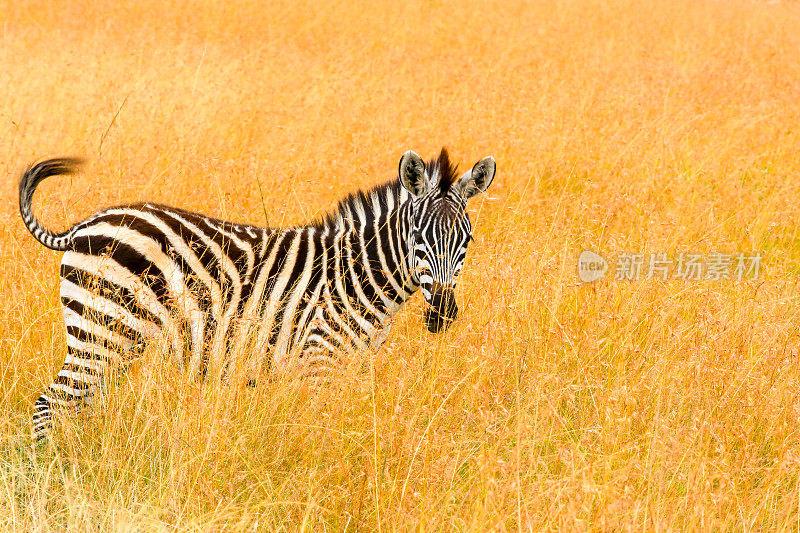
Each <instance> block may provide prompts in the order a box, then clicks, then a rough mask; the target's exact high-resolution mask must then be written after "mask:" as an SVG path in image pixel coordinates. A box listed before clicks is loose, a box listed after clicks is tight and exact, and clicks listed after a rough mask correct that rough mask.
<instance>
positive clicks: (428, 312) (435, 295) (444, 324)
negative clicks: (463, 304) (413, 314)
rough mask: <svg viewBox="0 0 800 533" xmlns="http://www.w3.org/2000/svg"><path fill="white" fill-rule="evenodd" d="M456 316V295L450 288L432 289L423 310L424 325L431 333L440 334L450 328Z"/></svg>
mask: <svg viewBox="0 0 800 533" xmlns="http://www.w3.org/2000/svg"><path fill="white" fill-rule="evenodd" d="M457 316H458V306H457V305H456V294H455V291H454V290H453V289H452V288H449V287H447V288H445V287H441V286H439V287H434V290H433V291H431V299H430V301H429V302H428V306H427V307H426V309H425V324H426V325H427V326H428V331H430V332H431V333H440V332H442V331H444V330H446V329H447V328H448V327H450V324H452V323H453V321H454V320H455V319H456V317H457Z"/></svg>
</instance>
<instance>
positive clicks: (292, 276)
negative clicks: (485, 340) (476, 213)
mask: <svg viewBox="0 0 800 533" xmlns="http://www.w3.org/2000/svg"><path fill="white" fill-rule="evenodd" d="M74 163H75V162H74V161H69V160H51V161H45V162H43V163H40V164H39V165H36V166H34V167H32V168H31V169H29V170H28V172H26V174H25V176H23V180H22V182H21V183H20V210H21V213H22V217H23V220H24V222H25V223H26V225H27V226H28V229H29V230H30V231H31V233H32V234H33V235H34V236H35V237H36V238H37V239H38V240H39V241H40V242H42V243H43V244H45V245H46V246H49V247H51V248H53V249H56V250H63V251H64V252H65V253H64V256H63V259H62V262H61V285H60V289H61V302H62V305H63V313H64V321H65V324H66V333H67V357H66V360H65V362H64V366H63V368H62V369H61V371H60V372H59V373H58V376H57V377H56V379H55V380H54V382H53V383H52V384H51V385H49V386H48V388H47V390H46V391H45V393H44V394H43V395H42V396H41V397H40V398H39V399H38V400H37V402H36V404H35V407H34V420H33V431H34V436H35V437H37V438H38V437H41V436H43V435H45V434H46V433H47V430H48V428H49V426H50V419H51V416H52V411H53V407H55V406H58V407H73V406H77V405H80V404H81V403H83V402H86V401H89V400H90V399H91V398H92V396H94V395H95V394H96V393H98V392H99V391H100V390H102V388H103V380H104V377H105V376H107V375H108V373H109V370H111V368H112V367H113V368H124V367H125V366H126V364H127V363H129V362H131V361H133V360H135V359H136V358H137V357H138V356H140V355H141V354H142V353H143V351H144V348H145V347H146V346H148V345H153V344H156V345H158V346H163V347H164V348H166V349H167V352H168V353H169V354H171V355H170V357H171V358H172V359H174V362H175V364H176V365H178V366H179V367H181V368H183V369H184V370H185V371H187V372H188V373H190V375H198V376H199V375H207V374H208V375H211V376H213V377H215V378H219V377H228V378H242V379H248V380H255V379H257V378H258V377H259V376H261V375H263V373H264V372H265V371H270V372H273V373H279V374H281V373H288V372H290V371H292V373H297V372H298V371H299V374H300V375H305V376H320V375H326V374H328V373H330V371H331V369H335V368H339V367H341V366H343V365H344V364H347V362H348V361H349V360H350V359H352V356H353V355H354V354H355V353H357V352H358V351H360V350H364V349H365V348H367V347H368V346H369V345H370V344H371V343H372V342H373V341H375V340H376V339H379V338H381V337H382V335H380V333H381V332H382V331H384V330H385V328H386V327H387V326H388V324H389V322H390V320H391V317H392V315H394V314H395V313H396V312H397V311H398V310H399V309H400V307H402V305H403V303H404V302H405V301H407V300H408V299H409V298H410V297H411V296H412V295H413V294H414V293H415V292H416V290H417V289H418V288H419V287H420V276H418V275H417V274H416V267H415V264H416V261H415V259H414V257H415V254H414V253H411V252H412V250H413V249H414V241H413V236H412V235H411V234H412V233H413V232H414V227H415V219H414V211H415V209H414V205H415V204H414V201H413V200H414V198H413V195H412V194H411V193H409V191H408V190H407V189H406V188H405V187H404V185H403V183H402V182H401V180H394V181H392V182H389V183H387V184H385V185H382V186H378V187H376V188H374V189H373V190H371V191H368V192H366V193H357V194H355V195H351V196H349V197H348V198H346V199H345V200H343V201H342V202H341V203H340V205H339V208H338V209H337V210H336V212H334V213H333V214H331V215H329V216H328V217H326V218H325V219H324V220H321V221H319V222H317V223H314V224H311V225H309V226H305V227H297V228H288V229H278V228H259V227H255V226H249V225H240V224H234V223H230V222H224V221H221V220H216V219H213V218H209V217H206V216H204V215H200V214H197V213H191V212H187V211H183V210H180V209H176V208H172V207H167V206H162V205H155V204H150V203H144V204H137V205H130V206H122V207H115V208H110V209H106V210H103V211H100V212H98V213H96V214H94V215H92V216H91V217H90V218H88V219H87V220H85V221H83V222H80V223H78V224H76V225H75V226H73V227H72V228H71V229H69V230H68V231H66V232H64V233H62V234H54V233H52V232H49V231H48V230H46V229H44V228H43V227H42V226H41V225H40V224H39V223H38V221H37V220H36V219H35V217H34V216H33V214H32V211H31V199H32V195H33V190H34V189H35V187H36V185H37V184H38V183H39V182H41V180H43V179H45V178H46V177H48V176H50V175H56V174H63V173H67V172H69V171H71V169H72V167H73V165H74ZM465 247H466V245H464V248H465ZM461 262H463V254H462V256H461ZM459 269H460V265H459ZM425 285H427V283H426V284H425ZM426 300H428V297H427V295H426Z"/></svg>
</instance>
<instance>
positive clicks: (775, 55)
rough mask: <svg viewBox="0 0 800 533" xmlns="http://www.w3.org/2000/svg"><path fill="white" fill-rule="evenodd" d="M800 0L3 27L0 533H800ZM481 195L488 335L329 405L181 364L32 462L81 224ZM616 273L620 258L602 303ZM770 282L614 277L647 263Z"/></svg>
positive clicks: (168, 12) (480, 329) (407, 328)
mask: <svg viewBox="0 0 800 533" xmlns="http://www.w3.org/2000/svg"><path fill="white" fill-rule="evenodd" d="M799 54H800V5H799V4H798V3H796V2H755V1H752V2H751V1H748V2H744V1H729V2H707V1H695V0H685V1H682V0H678V1H672V0H671V1H662V2H635V1H622V0H607V1H602V0H598V1H589V0H563V1H558V2H535V3H527V2H518V1H515V0H511V1H504V2H481V3H474V4H470V3H466V2H458V3H456V2H454V3H446V2H415V1H412V2H384V3H381V5H378V4H376V3H374V2H365V3H355V2H354V3H345V4H342V5H339V3H324V2H322V3H320V2H306V1H297V0H294V1H291V2H288V1H276V2H265V3H262V2H255V1H252V0H243V1H239V2H237V1H234V2H219V3H216V4H214V5H208V3H206V2H191V1H171V0H160V1H158V2H154V1H147V0H145V1H141V0H138V1H135V2H133V1H123V2H88V1H79V2H69V3H56V2H37V1H31V2H7V1H3V2H2V3H0V154H1V155H2V157H0V177H2V180H1V181H0V197H2V198H3V200H4V201H3V202H2V205H1V206H0V257H1V258H2V260H0V294H1V295H2V298H0V409H2V418H0V530H4V531H5V530H8V531H13V530H16V531H28V530H35V531H87V530H97V531H104V530H120V531H125V530H143V531H150V530H154V531H160V530H163V531H172V530H179V531H216V530H223V529H225V530H264V531H270V530H279V529H284V530H288V531H294V530H306V531H343V530H347V531H355V530H361V531H371V530H380V531H407V530H418V531H429V530H438V531H441V530H444V531H448V530H454V529H455V530H464V531H488V530H496V531H520V530H521V531H529V530H533V531H538V530H573V531H576V530H578V531H580V530H714V531H716V530H733V531H743V530H797V529H798V528H800V510H799V506H800V482H798V476H800V421H799V419H800V394H798V392H799V391H800V339H799V338H798V321H800V287H798V282H797V279H798V274H800V245H798V239H799V238H800V235H798V228H800V207H799V206H800V61H798V57H799ZM443 145H446V146H447V147H449V148H450V151H451V154H452V156H453V157H454V158H455V159H456V160H458V161H461V162H462V168H465V167H468V166H469V165H471V164H472V163H474V162H475V161H477V160H478V159H479V158H481V157H484V156H486V155H493V156H494V157H495V158H496V160H497V163H498V175H497V178H496V179H495V182H494V184H493V185H492V187H491V189H490V190H489V191H488V193H487V194H485V195H482V196H480V197H478V198H476V199H475V200H473V201H472V203H471V207H470V213H471V217H472V221H473V225H474V226H475V237H476V240H475V242H474V243H472V244H471V246H470V254H469V256H468V259H467V264H466V266H465V269H464V272H463V274H462V276H461V281H460V284H459V287H458V289H457V294H458V299H459V305H460V308H461V315H460V317H459V320H458V321H457V323H456V324H455V325H454V326H453V327H452V328H451V329H450V330H449V331H447V332H446V333H444V334H441V335H434V334H430V333H428V332H427V331H426V330H425V329H424V326H423V323H422V318H421V301H420V297H419V296H416V297H415V299H414V300H412V302H411V303H410V304H409V305H408V306H407V307H406V308H405V309H404V310H403V311H402V312H401V313H400V315H399V316H398V319H397V321H396V322H395V325H394V327H393V329H392V331H391V334H390V336H389V339H388V342H387V344H386V346H385V347H384V348H383V349H382V350H380V351H379V352H377V353H374V354H369V358H368V364H366V365H365V366H366V368H367V370H366V371H365V372H353V373H351V374H347V375H346V376H343V377H342V378H341V379H339V380H337V381H335V382H334V383H332V384H330V385H329V386H326V387H323V388H321V389H315V388H310V387H307V386H306V385H303V384H302V383H301V384H298V383H295V382H292V381H287V382H273V383H269V384H267V385H264V386H260V387H257V388H255V389H251V388H245V387H241V388H239V387H233V386H225V385H220V384H217V383H208V384H205V385H202V384H200V383H199V382H197V381H196V380H191V379H186V378H185V377H183V376H181V375H180V374H178V373H177V371H176V370H175V369H174V367H173V366H172V365H171V364H170V363H169V361H168V360H167V358H166V357H165V356H163V354H157V353H155V354H149V355H148V357H147V358H145V360H144V361H142V362H141V363H140V364H137V365H135V366H134V367H133V368H132V369H131V370H130V372H128V373H127V374H126V375H125V376H123V377H121V378H120V379H119V380H118V381H117V383H116V385H113V386H112V388H111V394H110V395H109V398H108V400H107V402H106V404H105V407H104V409H103V410H96V411H94V412H88V413H85V414H83V415H81V416H80V417H78V418H77V419H75V421H74V422H73V423H69V422H66V423H65V424H64V425H63V427H62V428H61V429H60V430H59V431H58V432H57V433H56V438H55V439H54V442H53V445H52V446H51V447H49V448H48V447H43V448H40V449H36V450H33V449H31V447H30V441H29V431H30V430H29V419H30V412H31V407H32V402H33V401H34V399H35V398H36V397H37V396H38V394H39V393H40V392H41V390H42V389H43V387H45V386H46V384H47V383H49V382H50V380H51V379H52V377H53V376H54V374H55V372H56V371H57V369H58V368H59V367H60V365H61V363H62V361H63V358H64V355H65V344H64V334H63V323H62V320H61V317H60V311H59V301H58V263H59V259H60V255H59V254H58V253H55V252H52V251H49V250H47V249H45V248H44V247H42V246H41V245H39V244H38V243H37V242H35V241H34V239H33V238H32V237H30V235H28V234H27V232H26V230H25V229H24V227H23V225H22V223H21V221H20V218H19V215H18V212H17V196H16V195H17V193H16V187H17V180H18V179H19V176H20V173H21V172H22V171H23V170H24V169H25V167H26V165H28V164H30V163H31V162H33V161H35V160H37V159H41V158H43V157H51V156H60V155H82V156H85V157H86V158H87V164H86V165H85V166H84V167H83V170H82V172H81V173H80V174H78V175H76V176H72V177H64V178H60V179H52V180H50V181H49V182H47V183H45V184H43V185H42V187H41V188H40V191H39V193H38V194H37V197H36V204H35V205H36V210H37V213H38V214H39V216H40V218H41V219H42V220H43V221H44V222H45V223H46V224H48V225H49V226H52V227H55V228H64V227H67V226H68V224H70V223H71V222H74V221H77V220H79V219H80V218H82V217H83V216H86V215H88V214H89V213H91V212H93V211H95V210H97V209H99V208H101V207H104V206H107V205H109V204H117V203H125V202H130V201H136V200H154V201H158V202H163V203H168V204H173V205H177V206H180V207H183V208H187V209H194V210H200V211H203V212H205V213H208V214H212V215H215V216H218V217H222V218H227V219H232V220H236V221H242V222H251V223H256V224H271V225H279V224H281V225H289V224H299V223H303V222H305V221H309V220H311V219H312V218H314V217H315V216H319V215H320V214H322V213H324V212H325V211H327V210H329V209H330V208H331V207H332V206H333V205H335V202H336V200H337V199H338V198H340V197H341V196H342V195H343V194H344V193H345V192H347V191H352V190H354V189H356V188H358V187H366V186H370V185H372V184H375V183H378V182H380V181H384V180H386V179H389V178H392V177H393V176H394V175H395V173H396V171H397V162H398V160H399V158H400V156H401V155H402V153H403V152H405V151H406V150H408V149H413V150H415V151H417V152H418V153H420V154H421V155H423V156H424V157H431V156H433V155H434V154H435V153H438V150H439V149H440V148H441V146H443ZM583 249H590V250H594V251H598V252H600V253H601V254H602V255H604V256H605V257H606V258H608V259H609V260H610V261H612V265H611V271H610V272H609V276H608V278H607V279H605V280H602V281H599V282H596V283H594V284H585V285H584V284H581V283H579V281H578V277H577V272H576V262H577V257H578V254H579V253H580V252H581V250H583ZM715 252H719V253H725V254H738V253H747V254H755V253H759V254H761V256H762V257H763V264H762V267H763V268H762V271H761V272H760V275H759V276H758V278H757V279H751V277H746V279H744V280H743V281H742V282H736V281H735V280H732V279H723V280H708V279H703V278H702V277H701V279H697V280H683V279H667V280H663V279H660V278H658V277H657V276H656V277H654V278H651V279H645V277H644V276H642V277H641V278H640V279H638V280H634V281H616V280H614V279H613V278H614V277H615V270H614V268H615V267H614V264H613V259H614V258H615V257H618V256H620V255H621V254H629V253H641V254H651V253H665V254H668V255H669V256H670V257H676V256H677V255H678V254H680V253H696V254H701V255H704V256H707V255H708V254H711V253H715Z"/></svg>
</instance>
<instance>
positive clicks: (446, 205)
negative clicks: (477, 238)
mask: <svg viewBox="0 0 800 533" xmlns="http://www.w3.org/2000/svg"><path fill="white" fill-rule="evenodd" d="M495 169H496V166H495V162H494V158H492V157H487V158H484V159H481V160H480V161H478V162H477V163H476V164H475V166H474V167H472V170H470V171H468V172H466V173H464V174H463V175H462V176H461V177H460V178H459V177H458V173H457V168H456V166H454V165H452V164H451V163H450V158H449V156H448V154H447V150H445V149H444V148H443V149H442V152H441V153H440V154H439V157H438V159H434V160H432V161H430V162H428V163H425V162H423V161H422V159H421V158H420V156H419V155H417V154H416V153H414V152H412V151H408V152H406V153H405V154H404V155H403V157H402V158H401V159H400V183H401V184H402V185H403V187H404V188H405V189H406V190H407V191H408V192H409V193H411V200H410V202H409V204H410V210H409V213H410V216H409V217H408V218H407V220H406V228H405V232H406V234H405V238H406V243H407V250H409V257H408V263H409V265H408V266H409V268H410V272H411V276H412V279H413V280H414V281H415V282H416V283H417V284H418V285H419V286H420V288H421V289H422V294H423V296H424V297H425V302H426V309H425V323H426V325H427V326H428V330H429V331H432V332H434V333H437V332H440V331H443V330H445V329H447V327H448V326H450V324H451V323H452V322H453V320H455V318H456V316H457V315H458V306H457V305H456V298H455V290H454V289H455V285H456V277H457V276H458V274H459V272H460V271H461V267H462V266H463V265H464V257H465V256H466V254H467V245H468V244H469V242H470V241H471V240H472V225H471V224H470V221H469V216H468V215H467V201H468V200H469V199H470V198H472V197H473V196H475V195H476V194H478V193H481V192H483V191H485V190H486V189H487V188H488V187H489V185H490V184H491V183H492V180H493V179H494V174H495Z"/></svg>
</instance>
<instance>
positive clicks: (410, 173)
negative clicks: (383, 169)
mask: <svg viewBox="0 0 800 533" xmlns="http://www.w3.org/2000/svg"><path fill="white" fill-rule="evenodd" d="M400 183H401V184H402V185H403V187H405V188H406V190H407V191H408V192H410V193H411V194H412V196H422V195H423V194H425V193H426V192H428V190H429V189H430V188H431V183H430V180H429V179H428V173H427V172H425V163H423V162H422V158H421V157H420V156H419V155H417V154H416V153H415V152H413V151H411V150H409V151H408V152H406V153H404V154H403V157H401V158H400Z"/></svg>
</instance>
